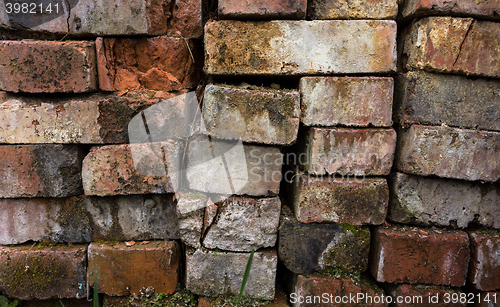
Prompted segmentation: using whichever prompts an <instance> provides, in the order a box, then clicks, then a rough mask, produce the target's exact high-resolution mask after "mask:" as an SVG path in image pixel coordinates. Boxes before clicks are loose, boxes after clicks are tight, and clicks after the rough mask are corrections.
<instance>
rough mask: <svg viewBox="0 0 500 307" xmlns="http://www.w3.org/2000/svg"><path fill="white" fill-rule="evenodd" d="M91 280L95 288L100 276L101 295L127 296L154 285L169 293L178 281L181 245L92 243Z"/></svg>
mask: <svg viewBox="0 0 500 307" xmlns="http://www.w3.org/2000/svg"><path fill="white" fill-rule="evenodd" d="M88 253H89V265H88V267H89V269H88V280H89V284H90V286H93V285H94V274H97V288H98V289H99V293H105V294H107V295H111V296H124V295H129V294H132V293H139V291H140V290H141V289H142V288H147V287H150V286H152V287H153V288H154V289H155V291H156V292H158V293H164V294H170V293H172V292H174V291H175V288H176V286H177V282H178V280H179V262H180V252H179V245H178V244H177V242H175V241H153V242H149V243H145V244H144V243H136V244H135V245H133V246H130V247H127V246H126V245H125V243H91V244H90V245H89V250H88Z"/></svg>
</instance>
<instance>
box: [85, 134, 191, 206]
mask: <svg viewBox="0 0 500 307" xmlns="http://www.w3.org/2000/svg"><path fill="white" fill-rule="evenodd" d="M182 147H183V145H182V143H181V142H179V141H166V142H156V143H146V144H126V145H107V146H100V147H93V148H92V149H91V151H90V153H89V154H88V155H87V156H86V157H85V159H84V160H83V167H82V180H83V188H84V190H85V194H86V195H93V196H112V195H128V194H147V193H153V194H162V193H172V192H176V191H177V190H178V186H179V184H180V180H179V179H178V176H179V170H180V169H179V168H180V159H181V154H182ZM162 151H163V152H164V157H163V158H160V157H161V156H160V157H158V155H157V154H158V153H159V154H160V155H161V153H162Z"/></svg>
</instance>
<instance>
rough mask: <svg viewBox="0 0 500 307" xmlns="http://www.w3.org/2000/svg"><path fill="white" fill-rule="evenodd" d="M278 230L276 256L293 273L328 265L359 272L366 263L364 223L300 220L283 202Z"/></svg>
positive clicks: (368, 236) (305, 272)
mask: <svg viewBox="0 0 500 307" xmlns="http://www.w3.org/2000/svg"><path fill="white" fill-rule="evenodd" d="M278 233H279V239H278V244H279V246H278V254H279V259H280V260H281V262H283V264H284V265H285V266H286V267H287V268H288V269H289V270H290V271H292V272H294V273H297V274H307V273H311V272H313V271H319V270H324V269H328V268H334V269H338V270H341V271H346V272H363V271H365V270H366V268H367V267H368V252H369V249H370V230H369V229H368V227H354V226H351V225H347V224H344V225H341V226H339V225H336V224H315V223H314V224H303V223H299V222H298V221H297V220H296V219H295V217H294V216H293V214H292V212H291V211H290V209H289V208H288V207H286V206H283V210H282V213H281V218H280V226H279V232H278Z"/></svg>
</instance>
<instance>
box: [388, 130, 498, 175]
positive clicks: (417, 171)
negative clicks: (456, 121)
mask: <svg viewBox="0 0 500 307" xmlns="http://www.w3.org/2000/svg"><path fill="white" fill-rule="evenodd" d="M499 153H500V133H498V132H491V131H478V130H468V129H458V128H451V127H444V126H421V125H412V126H411V127H410V128H408V129H407V130H401V131H399V132H398V154H397V155H396V159H395V162H394V164H395V166H396V168H397V169H398V170H399V171H401V172H404V173H408V174H413V175H420V176H432V175H435V176H439V177H446V178H455V179H465V180H470V181H474V180H483V181H496V180H498V179H499V178H500V155H499Z"/></svg>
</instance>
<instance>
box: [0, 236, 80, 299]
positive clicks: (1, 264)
mask: <svg viewBox="0 0 500 307" xmlns="http://www.w3.org/2000/svg"><path fill="white" fill-rule="evenodd" d="M86 251H87V245H73V246H52V247H34V246H32V244H26V245H18V246H15V247H6V246H0V291H2V294H4V295H7V296H9V297H13V298H18V299H21V300H31V299H40V300H44V299H49V298H83V297H85V296H86V295H87V287H86V285H87V282H86V276H85V275H86V270H87V268H86V266H87V253H86Z"/></svg>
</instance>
